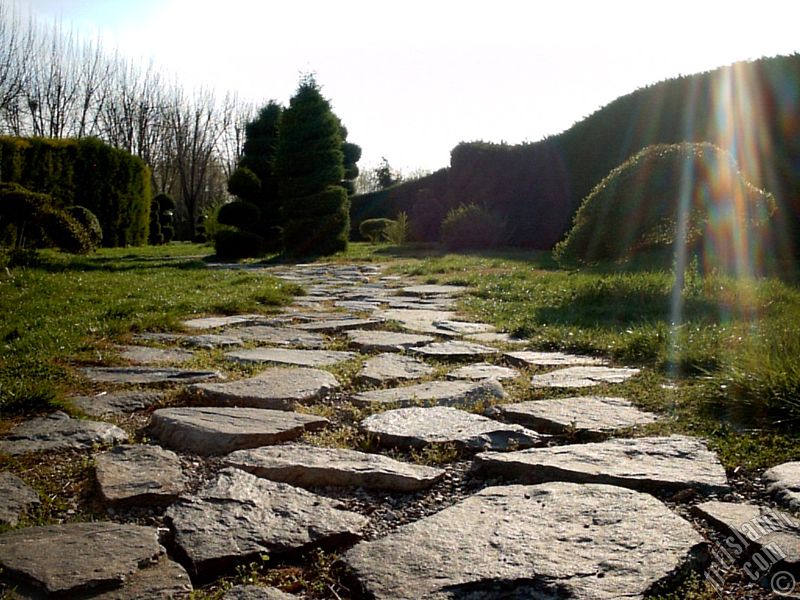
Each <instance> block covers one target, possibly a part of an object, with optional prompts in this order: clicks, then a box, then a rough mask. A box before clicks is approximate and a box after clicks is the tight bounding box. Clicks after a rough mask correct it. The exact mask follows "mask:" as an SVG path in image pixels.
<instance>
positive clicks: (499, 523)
mask: <svg viewBox="0 0 800 600" xmlns="http://www.w3.org/2000/svg"><path fill="white" fill-rule="evenodd" d="M705 550H706V545H705V543H704V541H703V539H702V538H701V537H700V535H698V534H697V532H696V531H695V530H694V528H693V527H692V526H691V524H690V523H688V522H687V521H685V520H684V519H682V518H681V517H679V516H677V515H676V514H674V513H673V512H671V511H670V510H669V509H668V508H667V507H666V506H664V505H663V504H662V503H661V502H659V501H658V500H656V499H655V498H653V497H651V496H649V495H647V494H641V493H637V492H634V491H631V490H626V489H622V488H618V487H613V486H604V485H575V484H569V483H549V484H543V485H536V486H520V485H514V486H503V487H491V488H487V489H484V490H481V491H480V492H478V493H477V494H475V495H473V496H470V497H469V498H467V499H466V500H463V501H461V502H459V503H458V504H456V505H454V506H451V507H450V508H446V509H444V510H442V511H440V512H438V513H436V514H434V515H431V516H429V517H425V518H423V519H420V520H419V521H416V522H414V523H411V524H408V525H403V526H401V527H398V528H397V529H395V530H394V531H392V532H391V533H390V534H388V535H387V536H386V537H384V538H381V539H378V540H375V541H370V542H361V543H359V544H357V545H356V546H355V547H354V548H352V549H351V550H350V551H348V552H347V553H346V554H345V555H344V557H343V561H344V563H345V564H346V565H347V567H349V569H350V570H351V571H352V573H353V574H354V576H355V577H356V578H357V579H358V581H359V582H360V583H361V587H362V588H363V590H364V591H365V592H366V594H365V595H367V596H369V597H370V598H374V599H375V600H416V599H417V598H426V599H430V600H452V599H453V598H464V599H467V598H469V599H471V600H484V599H486V600H488V599H497V598H508V599H519V600H522V599H541V600H544V599H555V598H575V599H582V600H611V599H614V600H616V599H619V598H643V597H644V596H645V595H646V594H648V593H649V592H651V591H655V590H656V588H657V587H658V585H659V584H663V583H667V582H673V581H674V580H676V579H678V578H679V577H681V576H684V575H685V569H684V568H685V567H690V566H692V565H693V564H702V563H704V562H705V558H706V557H705Z"/></svg>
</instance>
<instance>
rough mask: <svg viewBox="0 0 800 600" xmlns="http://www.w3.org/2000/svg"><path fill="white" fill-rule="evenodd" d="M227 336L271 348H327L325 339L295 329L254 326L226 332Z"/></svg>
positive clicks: (317, 334)
mask: <svg viewBox="0 0 800 600" xmlns="http://www.w3.org/2000/svg"><path fill="white" fill-rule="evenodd" d="M226 334H227V335H235V336H236V337H240V338H241V339H243V340H247V341H250V342H256V343H257V344H266V345H270V346H283V347H288V348H300V349H304V350H319V349H321V348H324V347H325V338H324V337H323V336H322V335H320V334H319V333H314V332H313V331H302V330H300V329H296V328H294V327H281V326H278V325H252V326H249V327H236V328H234V329H230V330H226Z"/></svg>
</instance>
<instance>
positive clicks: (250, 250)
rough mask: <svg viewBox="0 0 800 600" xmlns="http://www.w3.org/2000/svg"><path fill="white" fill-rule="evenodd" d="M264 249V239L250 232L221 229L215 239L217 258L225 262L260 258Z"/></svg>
mask: <svg viewBox="0 0 800 600" xmlns="http://www.w3.org/2000/svg"><path fill="white" fill-rule="evenodd" d="M264 247H265V241H264V238H262V237H261V236H260V235H258V234H257V233H252V232H250V231H242V230H233V229H221V230H220V231H218V232H217V237H216V238H215V239H214V248H215V250H216V253H217V257H218V258H221V259H225V260H237V259H240V258H249V257H253V256H259V255H260V254H262V253H263V252H264Z"/></svg>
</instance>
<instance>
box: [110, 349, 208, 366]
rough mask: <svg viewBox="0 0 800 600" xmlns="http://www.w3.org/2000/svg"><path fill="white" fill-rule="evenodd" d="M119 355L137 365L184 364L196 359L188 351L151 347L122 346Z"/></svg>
mask: <svg viewBox="0 0 800 600" xmlns="http://www.w3.org/2000/svg"><path fill="white" fill-rule="evenodd" d="M119 355H120V357H122V358H124V359H125V360H128V361H130V362H132V363H135V364H137V365H158V364H166V363H182V362H186V361H187V360H192V359H193V358H194V354H193V353H192V352H189V351H188V350H180V349H178V348H151V347H150V346H121V347H120V348H119Z"/></svg>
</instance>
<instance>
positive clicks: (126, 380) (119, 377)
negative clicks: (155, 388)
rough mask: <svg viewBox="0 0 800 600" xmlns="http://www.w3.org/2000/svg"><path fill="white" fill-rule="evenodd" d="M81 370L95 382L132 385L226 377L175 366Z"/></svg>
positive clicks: (88, 368) (214, 372) (186, 381)
mask: <svg viewBox="0 0 800 600" xmlns="http://www.w3.org/2000/svg"><path fill="white" fill-rule="evenodd" d="M81 371H82V372H83V374H84V375H85V376H86V377H88V378H89V379H90V380H91V381H94V382H95V383H122V384H130V385H156V384H173V383H179V384H180V383H184V384H185V383H196V382H198V381H208V380H210V379H224V377H223V375H222V374H221V373H219V372H217V371H198V370H191V369H176V368H174V367H87V368H85V369H82V370H81Z"/></svg>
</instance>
